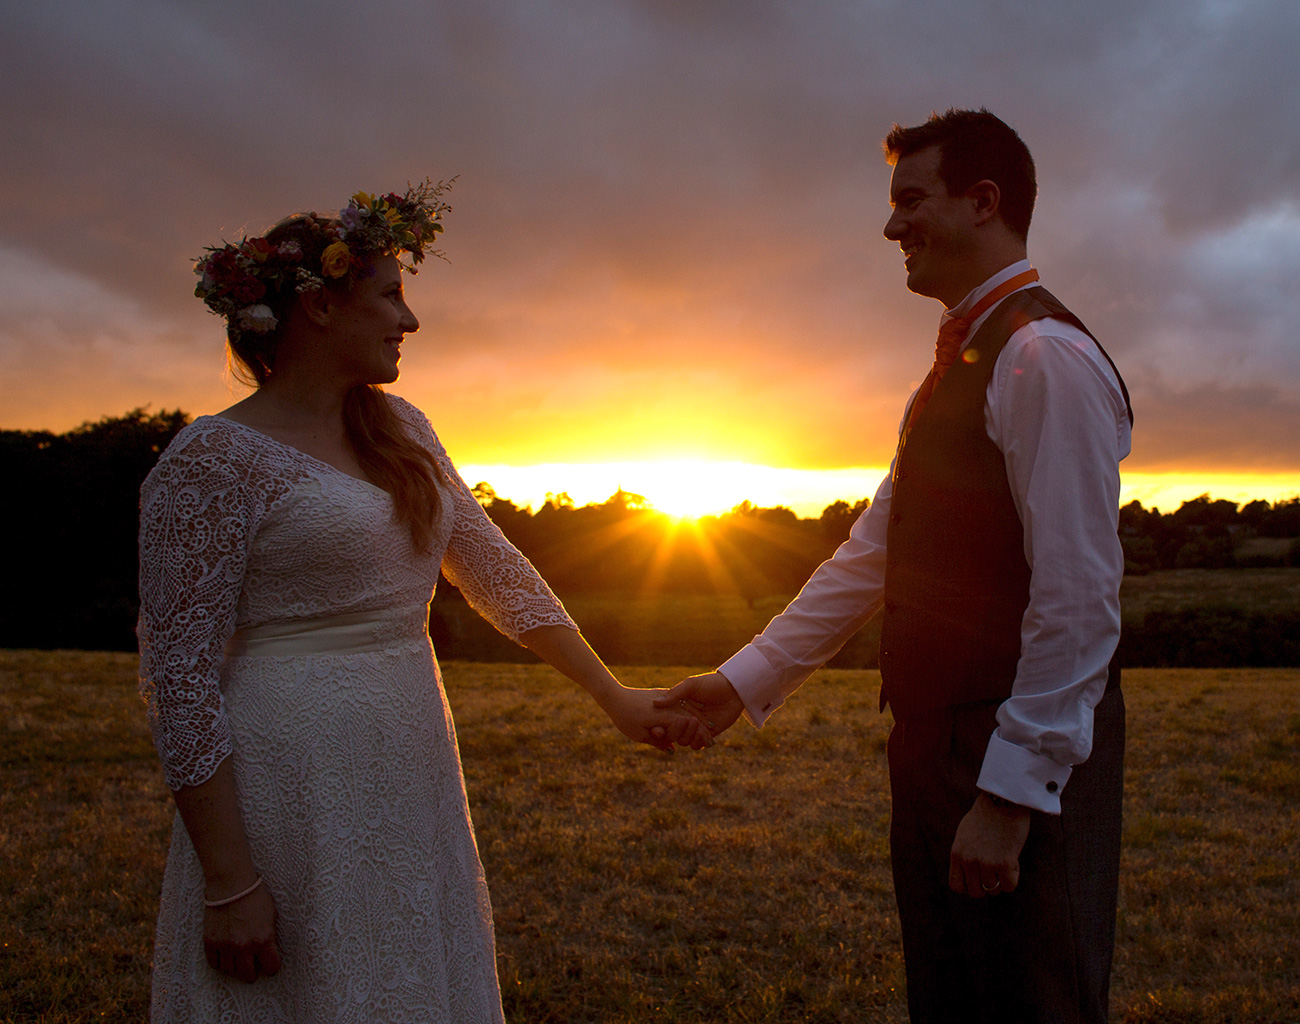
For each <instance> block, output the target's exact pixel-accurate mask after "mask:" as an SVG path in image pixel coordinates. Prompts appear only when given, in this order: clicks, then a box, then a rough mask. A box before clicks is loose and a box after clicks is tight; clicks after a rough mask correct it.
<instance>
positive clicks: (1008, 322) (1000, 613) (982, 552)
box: [880, 287, 1132, 717]
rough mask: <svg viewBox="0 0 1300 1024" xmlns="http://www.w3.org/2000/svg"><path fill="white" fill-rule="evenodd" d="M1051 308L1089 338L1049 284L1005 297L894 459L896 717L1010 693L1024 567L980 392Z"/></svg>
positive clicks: (891, 621)
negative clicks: (1010, 345) (1020, 337)
mask: <svg viewBox="0 0 1300 1024" xmlns="http://www.w3.org/2000/svg"><path fill="white" fill-rule="evenodd" d="M1044 317H1053V318H1055V319H1057V320H1064V321H1065V322H1067V323H1070V324H1073V325H1074V326H1075V327H1077V328H1079V329H1080V330H1081V331H1083V332H1084V333H1085V334H1087V335H1088V336H1089V337H1092V335H1091V333H1090V332H1089V331H1088V329H1087V328H1086V327H1084V326H1083V324H1082V323H1081V322H1080V321H1079V319H1078V318H1077V317H1076V316H1075V315H1074V314H1073V313H1071V312H1070V311H1069V310H1068V309H1066V308H1065V307H1064V306H1062V305H1061V303H1060V302H1058V301H1057V300H1056V299H1055V298H1054V297H1053V296H1052V295H1051V294H1050V293H1049V292H1048V291H1047V290H1046V289H1045V288H1037V287H1035V288H1027V289H1025V290H1023V291H1019V292H1014V293H1013V294H1011V295H1009V296H1008V297H1007V298H1006V299H1004V300H1003V301H1002V302H1001V303H1000V304H999V305H998V306H997V308H996V309H994V311H993V312H992V313H991V314H990V315H989V317H988V319H987V320H985V322H984V323H983V325H982V326H981V327H980V329H979V331H977V332H976V334H975V336H974V338H972V339H971V341H970V344H969V345H967V346H966V348H965V350H964V351H963V352H962V355H961V357H959V358H958V359H957V361H956V362H955V363H954V364H953V366H952V367H951V368H950V369H949V370H948V372H947V373H946V374H944V377H943V379H942V380H941V381H940V382H939V384H938V386H937V387H936V388H935V389H934V393H933V395H932V396H931V398H930V401H929V402H928V403H927V404H926V406H925V408H924V409H923V410H922V411H921V413H920V415H918V417H917V419H916V422H915V423H914V424H913V425H912V428H911V430H910V431H909V432H908V434H907V436H906V438H905V439H904V440H903V444H902V447H901V448H900V449H899V452H898V455H897V457H896V459H895V463H894V481H893V497H892V499H891V504H890V517H889V526H888V533H887V536H886V563H885V565H886V568H885V608H884V620H883V623H882V626H881V633H880V675H881V679H882V682H883V685H882V687H881V691H880V702H881V707H882V708H883V707H884V705H885V703H886V702H888V703H889V704H890V705H891V706H892V707H893V710H894V714H895V715H896V716H900V717H903V716H907V715H910V714H916V713H918V712H923V711H931V710H935V709H938V708H943V707H950V706H953V705H956V704H965V703H969V702H972V701H981V700H1006V699H1007V698H1008V697H1009V696H1011V686H1012V683H1013V682H1014V681H1015V678H1016V665H1017V663H1018V662H1019V660H1020V627H1021V620H1022V619H1023V618H1024V614H1025V609H1026V608H1027V607H1028V605H1029V564H1028V563H1027V562H1026V561H1025V553H1024V529H1023V527H1022V526H1021V523H1020V516H1019V514H1018V513H1017V511H1016V506H1015V501H1014V500H1013V498H1012V496H1011V487H1010V485H1009V483H1008V482H1007V471H1006V465H1005V463H1004V462H1003V457H1002V452H1001V451H1000V450H999V449H998V447H997V446H996V445H995V444H994V443H993V442H992V441H990V440H989V437H988V434H987V433H986V432H985V428H984V396H985V392H986V391H987V389H988V384H989V379H990V377H991V376H992V374H993V366H994V364H995V363H996V362H997V358H998V355H999V354H1000V353H1001V352H1002V349H1003V347H1004V346H1005V345H1006V343H1007V341H1008V339H1010V337H1011V335H1012V334H1014V333H1015V332H1016V331H1017V330H1019V329H1020V328H1021V327H1023V326H1024V325H1025V324H1027V323H1029V322H1031V321H1033V320H1040V319H1042V318H1044ZM1093 340H1094V341H1096V339H1095V338H1094V339H1093ZM1100 347H1101V346H1100V345H1098V348H1100ZM1102 354H1103V355H1104V354H1105V350H1104V349H1103V350H1102ZM1106 358H1107V360H1108V361H1109V360H1110V357H1109V356H1107V357H1106ZM1111 366H1112V368H1114V363H1111ZM1115 375H1116V377H1117V378H1118V377H1119V371H1118V370H1116V371H1115ZM1120 387H1121V389H1123V388H1124V382H1123V380H1122V379H1120ZM1124 398H1125V401H1126V402H1127V401H1128V392H1127V389H1125V390H1124ZM1129 418H1130V420H1131V419H1132V411H1131V407H1130V413H1129ZM1111 677H1112V680H1117V679H1118V673H1117V672H1116V670H1115V666H1114V665H1112V670H1111Z"/></svg>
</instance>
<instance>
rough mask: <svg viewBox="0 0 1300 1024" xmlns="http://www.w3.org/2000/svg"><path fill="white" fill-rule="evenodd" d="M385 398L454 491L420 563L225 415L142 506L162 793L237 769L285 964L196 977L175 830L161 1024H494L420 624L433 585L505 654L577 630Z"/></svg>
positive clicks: (208, 421)
mask: <svg viewBox="0 0 1300 1024" xmlns="http://www.w3.org/2000/svg"><path fill="white" fill-rule="evenodd" d="M389 400H390V402H392V404H393V407H394V409H395V411H396V412H397V413H398V415H399V416H400V417H401V419H402V420H403V421H404V422H405V423H406V424H407V426H408V428H409V429H410V431H411V432H412V434H413V435H414V436H416V437H417V438H418V439H419V440H420V441H421V443H422V444H424V445H426V446H427V447H428V449H429V450H430V451H431V452H433V453H434V456H435V458H436V459H437V461H438V463H439V465H440V466H441V467H442V469H443V470H444V472H445V473H446V476H447V481H446V482H445V483H444V484H443V485H442V486H441V487H440V491H441V497H442V508H441V521H440V523H439V524H438V528H437V530H436V533H435V538H434V545H433V551H432V552H431V553H430V554H428V555H422V554H418V553H416V551H415V549H414V548H413V546H412V544H411V540H410V536H409V533H408V531H407V530H406V529H405V528H404V527H400V526H397V525H396V524H395V523H394V522H393V517H392V503H391V500H390V498H389V496H388V494H387V493H385V492H384V491H382V490H380V489H379V488H377V487H374V486H373V485H371V484H369V483H367V482H365V481H362V480H358V479H355V478H354V477H351V476H349V475H347V474H345V473H342V472H340V471H338V470H336V469H334V468H333V467H331V466H329V465H327V464H325V463H322V462H319V461H317V460H315V459H313V458H311V457H309V456H307V455H304V454H303V453H301V452H299V451H297V450H296V449H293V448H290V447H287V446H285V445H283V444H280V443H279V442H277V441H275V440H273V439H271V438H270V437H268V436H266V435H264V434H261V433H259V432H257V431H255V430H252V429H251V428H248V427H245V426H242V425H240V424H238V423H235V422H233V421H231V420H227V419H222V418H219V417H202V418H200V419H198V420H196V421H195V422H194V423H192V424H191V425H189V426H188V427H186V428H185V429H184V430H182V431H181V432H180V433H179V434H178V435H177V436H176V438H175V440H174V441H173V442H172V444H171V446H170V447H169V448H168V449H167V451H166V452H165V453H164V455H163V456H162V458H161V459H160V460H159V462H158V465H157V467H156V468H155V469H154V471H153V472H152V473H151V474H150V476H149V478H148V480H147V481H146V482H145V485H144V488H143V490H142V492H141V494H142V497H141V524H140V539H141V572H140V598H141V614H140V627H139V633H140V649H141V660H140V679H141V691H142V693H143V695H144V697H145V699H146V701H147V703H148V710H149V721H150V726H151V728H152V730H153V735H154V740H155V743H156V744H157V747H158V750H159V754H160V756H161V759H162V762H163V766H164V772H165V777H166V781H167V783H168V785H170V786H171V787H173V788H177V787H180V786H182V785H196V784H198V783H201V782H203V781H205V780H206V779H208V778H209V777H210V776H211V775H212V773H213V772H214V771H215V770H216V768H217V766H218V765H219V764H220V763H221V762H222V761H223V760H224V759H225V758H226V757H230V758H232V765H233V768H234V774H235V779H236V785H237V787H238V792H239V799H240V804H241V808H242V812H243V816H244V821H245V825H246V828H247V832H248V838H249V842H250V844H251V847H252V853H253V860H254V863H255V865H256V866H257V869H258V870H259V871H260V872H261V874H262V876H263V878H264V879H265V882H266V885H267V886H268V887H269V889H270V891H271V893H272V894H273V895H274V897H275V903H276V910H277V912H278V936H279V941H280V946H281V949H282V951H283V955H284V963H283V967H282V969H281V971H280V973H279V974H278V975H276V976H275V977H273V978H269V979H266V978H264V979H261V980H259V981H257V982H255V983H254V984H252V985H246V984H244V983H243V982H240V981H238V980H236V979H233V978H229V977H227V976H225V975H221V974H218V973H217V972H216V971H214V970H212V969H211V968H210V967H208V965H207V962H206V960H205V959H204V953H203V942H202V931H203V889H204V884H203V876H202V872H201V870H200V867H199V864H198V860H197V858H196V856H195V853H194V849H193V847H192V846H191V844H190V841H189V837H188V835H187V833H186V831H185V827H184V825H183V824H182V823H181V821H180V818H179V817H177V819H176V821H175V824H174V826H173V830H172V845H171V851H170V854H169V856H168V860H167V872H166V877H165V880H164V882H163V892H162V901H161V907H160V911H159V916H158V931H157V942H156V949H155V954H154V974H153V1020H154V1021H155V1022H182V1021H184V1022H204V1024H216V1022H218V1021H221V1022H250V1024H251V1022H259V1024H261V1022H272V1021H275V1022H281V1021H294V1022H302V1024H308V1022H310V1024H327V1022H340V1024H341V1022H345V1021H348V1022H351V1021H355V1022H358V1024H377V1022H386V1024H399V1022H405V1021H410V1022H419V1024H434V1022H447V1024H479V1022H494V1021H495V1022H499V1021H501V1019H502V1013H501V999H500V993H499V990H498V986H497V976H496V959H495V952H494V945H493V936H492V917H491V909H490V907H489V904H488V894H487V887H486V885H485V883H484V879H483V870H482V867H481V865H480V863H479V858H478V850H477V847H476V845H475V842H474V832H473V827H472V826H471V824H470V818H469V811H468V806H467V803H466V799H465V785H464V780H463V777H462V775H461V769H460V758H459V754H458V751H457V748H456V733H455V729H454V726H453V725H452V719H451V714H450V712H449V710H448V707H447V701H446V697H445V696H444V694H443V689H442V681H441V678H440V676H439V672H438V667H437V663H436V661H435V660H434V657H433V651H432V649H431V647H430V645H429V639H428V636H427V634H426V632H425V624H426V621H427V614H428V609H427V605H428V602H429V599H430V597H431V595H432V592H433V588H434V585H435V584H436V582H437V579H438V570H439V566H440V565H441V566H442V567H443V568H444V569H445V571H446V573H447V576H448V578H449V579H451V580H452V581H453V582H455V583H456V585H457V586H458V587H460V589H461V590H462V591H463V592H464V593H465V595H466V597H467V598H468V599H469V601H470V603H471V604H472V605H473V606H474V607H475V608H477V609H478V610H479V611H480V612H482V613H483V614H485V615H486V616H488V618H489V619H490V620H491V621H492V622H493V623H494V624H495V625H496V626H497V627H498V628H499V629H500V630H501V631H502V632H504V633H506V634H507V635H509V636H511V637H513V638H516V639H517V638H518V635H519V634H520V633H521V632H524V631H526V630H528V629H531V628H533V627H535V626H540V625H550V624H564V625H568V626H572V625H573V624H572V621H571V620H570V619H569V617H568V616H567V615H566V614H565V612H564V609H563V607H562V606H561V605H560V603H559V602H558V601H557V600H556V598H555V597H554V595H553V594H552V593H551V591H550V590H549V588H547V586H546V584H545V583H544V582H543V581H542V580H541V578H540V577H539V576H538V575H537V573H536V572H535V571H534V570H533V568H532V566H531V565H529V563H528V562H527V561H526V560H525V559H524V558H523V556H522V555H520V554H519V552H518V551H517V550H515V548H514V547H512V546H511V545H510V544H509V542H507V541H506V539H505V538H504V537H503V536H502V534H501V533H500V531H499V530H497V528H496V527H495V526H494V525H493V524H492V522H491V521H490V520H489V519H488V518H487V516H486V515H484V513H483V511H482V509H481V508H480V507H479V504H478V502H477V501H476V500H475V499H474V496H473V495H472V494H471V493H470V491H469V489H468V488H467V487H465V485H464V482H463V481H462V480H461V478H460V477H459V475H458V474H457V473H456V471H455V469H454V468H453V467H452V465H451V462H450V461H449V460H448V458H447V455H446V452H445V451H444V450H443V448H442V445H441V444H440V443H439V442H438V440H437V439H436V438H435V436H434V435H433V432H432V430H431V429H430V427H429V424H428V421H427V420H426V419H425V418H424V416H423V415H422V414H421V413H420V412H419V411H418V410H417V409H415V408H414V407H413V406H411V405H409V404H408V403H406V402H404V401H402V400H401V399H397V398H392V397H390V399H389Z"/></svg>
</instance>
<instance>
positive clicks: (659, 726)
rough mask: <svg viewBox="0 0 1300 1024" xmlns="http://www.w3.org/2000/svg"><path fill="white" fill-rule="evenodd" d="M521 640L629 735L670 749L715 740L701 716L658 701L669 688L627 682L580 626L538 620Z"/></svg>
mask: <svg viewBox="0 0 1300 1024" xmlns="http://www.w3.org/2000/svg"><path fill="white" fill-rule="evenodd" d="M519 640H520V642H521V643H522V644H523V645H524V646H525V647H527V648H528V649H529V650H530V651H532V652H533V653H534V654H536V655H537V656H538V657H540V658H541V659H542V660H543V661H545V662H546V663H547V664H549V665H551V666H552V667H554V668H555V669H557V670H558V671H560V672H563V673H564V674H565V675H566V676H568V677H569V678H570V679H572V680H573V681H574V682H575V683H577V684H578V685H579V686H581V687H582V688H583V689H584V690H586V691H587V692H588V693H589V694H591V696H592V698H593V699H594V700H595V701H596V703H597V704H599V705H600V707H601V709H602V710H603V711H604V712H605V714H607V715H609V717H610V720H611V721H612V722H613V723H614V724H615V725H616V726H618V728H619V730H620V731H621V732H622V733H623V735H625V736H628V737H630V738H631V739H634V740H637V741H638V742H641V743H649V744H651V745H653V746H656V747H658V748H659V749H660V750H666V751H668V752H670V753H671V752H672V749H673V744H674V743H678V744H680V745H682V746H689V747H691V748H692V749H694V750H699V749H700V748H701V747H707V746H712V745H713V737H712V736H710V735H709V731H708V729H706V728H705V727H704V723H703V722H701V721H700V720H699V719H698V718H696V717H694V716H693V715H687V714H684V713H682V712H681V711H679V710H677V709H676V708H667V709H660V708H656V707H655V706H654V700H655V698H656V697H660V696H662V695H663V693H664V692H665V691H663V690H637V689H632V688H631V687H627V686H623V685H622V684H621V683H620V682H619V681H618V680H617V679H615V678H614V676H613V674H612V673H611V672H610V671H609V669H607V668H606V667H605V665H604V663H603V662H602V661H601V660H600V658H598V657H597V656H596V652H595V651H593V650H592V649H591V647H590V646H589V645H588V644H587V641H586V640H585V639H584V638H583V636H582V634H581V633H579V632H578V631H577V630H575V629H570V628H569V627H568V626H537V627H535V628H533V629H530V630H527V631H526V632H524V633H521V634H520V636H519Z"/></svg>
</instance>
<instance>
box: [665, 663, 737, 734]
mask: <svg viewBox="0 0 1300 1024" xmlns="http://www.w3.org/2000/svg"><path fill="white" fill-rule="evenodd" d="M674 704H676V705H679V706H683V707H685V708H686V709H687V710H689V711H691V712H693V713H694V714H695V715H697V716H698V717H699V718H700V720H701V721H703V722H704V725H705V727H706V728H707V729H708V730H709V734H710V735H711V736H717V735H718V734H719V733H721V732H725V731H726V730H727V729H728V728H730V727H731V725H732V723H734V722H735V721H736V719H737V718H739V717H740V714H741V712H742V711H744V710H745V705H744V702H743V701H741V699H740V695H739V694H737V693H736V690H735V687H733V686H732V685H731V682H730V681H729V680H728V679H727V677H726V676H724V675H723V674H722V673H721V672H705V673H704V674H703V675H698V676H688V677H687V678H685V679H683V680H682V681H681V682H680V683H678V684H677V685H676V686H674V687H673V688H672V689H671V690H669V691H668V692H667V693H665V694H664V695H663V696H662V697H660V698H658V699H657V700H656V701H655V707H659V708H668V707H672V706H673V705H674Z"/></svg>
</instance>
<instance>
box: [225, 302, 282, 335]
mask: <svg viewBox="0 0 1300 1024" xmlns="http://www.w3.org/2000/svg"><path fill="white" fill-rule="evenodd" d="M276 323H277V321H276V319H275V314H274V313H273V312H271V307H270V306H264V305H262V304H261V303H260V302H259V303H258V304H257V305H255V306H245V307H244V308H243V309H241V310H240V311H239V312H238V313H236V314H235V324H236V325H237V326H239V327H242V328H243V329H244V330H246V331H254V332H256V333H257V334H266V333H267V332H268V331H273V330H275V325H276Z"/></svg>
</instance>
